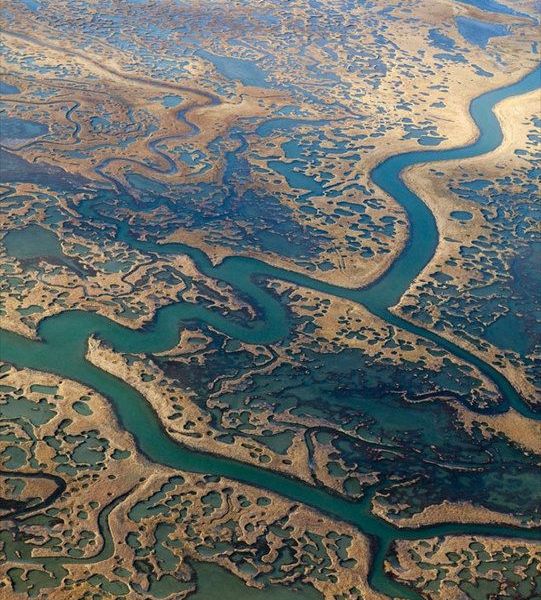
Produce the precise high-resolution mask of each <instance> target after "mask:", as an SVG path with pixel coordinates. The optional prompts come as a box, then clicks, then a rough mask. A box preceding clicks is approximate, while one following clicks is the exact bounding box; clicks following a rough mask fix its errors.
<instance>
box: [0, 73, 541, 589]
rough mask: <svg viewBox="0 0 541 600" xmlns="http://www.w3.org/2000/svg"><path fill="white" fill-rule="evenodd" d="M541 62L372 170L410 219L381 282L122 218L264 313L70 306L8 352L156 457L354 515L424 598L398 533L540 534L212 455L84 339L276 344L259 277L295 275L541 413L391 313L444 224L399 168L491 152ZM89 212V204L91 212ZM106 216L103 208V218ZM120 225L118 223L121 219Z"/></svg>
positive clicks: (132, 347)
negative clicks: (183, 334)
mask: <svg viewBox="0 0 541 600" xmlns="http://www.w3.org/2000/svg"><path fill="white" fill-rule="evenodd" d="M539 78H540V70H539V69H537V70H536V71H534V72H533V73H531V74H530V75H528V76H527V77H525V78H524V79H523V80H521V81H520V82H518V83H516V84H513V85H511V86H508V87H507V88H502V89H500V90H496V91H493V92H489V93H487V94H485V95H483V96H481V97H479V98H477V99H476V100H475V101H474V102H473V103H472V105H471V107H470V111H471V114H472V117H473V119H474V120H475V122H476V123H477V125H478V127H479V130H480V135H479V138H478V139H477V140H476V141H475V142H474V143H472V144H470V145H468V146H465V147H462V148H456V149H452V150H425V151H418V152H409V153H404V154H400V155H396V156H393V157H391V158H389V159H387V160H386V161H384V162H383V163H381V164H380V165H378V166H377V167H376V168H375V169H374V171H373V172H372V179H373V181H374V182H375V183H377V184H378V185H379V186H380V187H381V188H382V189H384V190H385V191H387V192H388V193H390V194H391V195H392V196H393V197H394V198H396V199H397V201H399V202H400V204H401V205H402V206H403V207H404V209H405V211H406V213H407V215H408V218H409V221H410V225H411V231H410V239H409V242H408V244H407V246H406V248H405V250H404V252H403V253H402V255H401V256H400V257H399V258H398V259H397V260H396V261H395V263H394V264H393V265H392V266H391V267H390V269H389V270H388V271H387V272H386V273H385V274H384V275H383V276H382V277H381V278H380V279H379V280H378V281H376V282H375V283H374V284H372V285H371V286H369V287H367V288H365V289H361V290H349V289H345V288H341V287H339V286H334V285H331V284H325V283H321V282H319V281H318V280H316V279H312V278H310V277H307V276H304V275H299V274H297V273H293V272H289V271H286V270H283V269H278V268H276V267H271V266H269V265H266V264H265V263H262V262H260V261H257V260H254V259H250V258H241V257H232V258H230V259H227V260H225V261H224V262H223V263H222V264H220V265H219V266H216V267H213V266H212V265H211V263H210V261H209V260H208V257H207V256H206V255H205V254H203V253H202V252H201V251H199V250H197V249H194V248H190V247H188V246H185V245H182V244H164V245H160V244H155V243H153V242H144V241H140V240H136V239H134V238H132V237H131V236H130V234H129V231H128V227H127V226H126V225H125V224H124V225H123V226H122V225H121V226H120V227H119V228H118V239H120V240H123V241H126V242H128V243H129V244H130V245H131V246H133V247H135V248H141V249H144V250H146V251H149V250H150V251H158V252H160V253H171V254H174V253H180V252H185V253H187V254H189V255H190V256H191V257H192V258H193V259H194V260H195V261H196V263H197V266H198V268H199V269H200V270H201V271H202V272H203V273H205V274H208V275H211V276H212V277H215V278H218V279H220V280H222V281H226V282H229V283H231V284H232V285H233V287H234V288H235V289H236V290H238V291H239V292H241V293H242V294H243V297H246V298H249V299H250V301H251V302H252V304H253V305H254V306H255V307H256V308H257V312H258V318H257V319H256V320H255V321H254V322H252V323H249V324H247V325H245V324H241V323H238V322H236V321H231V320H228V318H227V317H225V316H223V315H221V314H219V313H217V312H214V311H212V310H210V309H207V308H205V307H202V306H198V305H192V304H186V303H176V304H172V305H169V306H167V307H165V308H162V309H160V310H159V311H158V313H157V315H156V319H155V320H154V321H153V323H152V325H151V326H150V327H148V328H146V329H144V330H138V331H133V330H129V329H127V328H124V327H122V326H120V325H117V324H115V323H113V322H111V321H109V320H108V319H106V318H104V317H100V316H98V315H96V314H94V313H85V312H82V311H68V312H64V313H61V314H59V315H56V316H54V317H50V318H48V319H45V320H44V321H43V322H42V323H41V325H40V327H39V330H38V334H39V336H40V339H39V341H35V340H29V339H26V338H23V337H21V336H18V335H16V334H13V333H11V332H7V331H1V332H0V346H1V353H0V354H1V358H2V359H3V360H6V361H7V362H10V363H14V364H16V365H19V366H24V367H30V368H35V369H38V370H44V371H51V372H55V373H58V374H60V375H62V376H63V377H66V378H70V379H75V380H78V381H81V382H83V383H85V384H87V385H89V386H91V387H93V388H94V389H96V390H97V391H98V392H99V393H101V394H103V395H105V396H106V397H107V398H109V399H110V401H111V403H112V405H113V407H114V409H115V411H116V413H117V415H118V417H119V419H120V421H121V423H122V425H123V427H125V428H126V429H127V430H128V431H130V432H132V433H133V435H134V437H135V439H136V441H137V445H138V447H139V449H140V450H141V451H142V452H143V453H144V454H146V455H147V456H148V457H149V458H150V459H151V460H153V461H156V462H158V463H162V464H165V465H169V466H171V467H173V468H178V469H182V470H188V471H195V472H202V473H211V474H216V475H221V476H224V477H230V478H232V479H234V480H238V481H242V482H245V483H249V484H252V485H255V486H257V487H264V488H266V489H269V490H272V491H275V492H277V493H279V494H281V495H283V496H285V497H287V498H290V499H292V500H294V501H297V502H302V503H305V504H307V505H309V506H312V507H315V508H317V509H319V510H321V511H322V512H324V513H326V514H329V515H332V516H334V517H337V518H339V519H343V520H346V521H348V522H350V523H352V524H354V525H355V526H357V527H358V528H359V530H360V531H363V532H364V533H366V534H368V535H370V536H372V538H373V541H374V547H375V549H376V552H375V556H374V558H373V564H372V570H371V576H370V581H371V584H372V585H373V586H374V587H375V588H376V589H378V590H380V591H382V592H384V593H387V594H389V595H395V596H397V597H404V598H412V599H416V598H419V595H418V594H416V593H415V592H414V591H412V590H410V589H408V588H406V587H405V586H402V585H400V584H398V583H396V582H394V581H392V580H390V579H389V578H387V577H386V576H385V574H384V571H383V560H384V557H385V554H386V552H387V550H388V548H389V545H390V544H391V542H392V540H394V539H417V538H422V537H429V536H442V535H447V534H451V533H482V534H487V535H501V536H517V535H519V536H520V537H524V538H528V539H539V538H540V532H539V531H535V530H524V529H520V530H519V529H516V528H511V527H497V526H491V525H461V524H456V525H455V524H442V525H438V526H433V527H421V528H419V529H408V528H397V527H394V526H392V525H390V524H388V523H386V522H384V521H382V520H380V519H378V518H376V517H375V516H374V515H373V514H372V513H371V511H370V500H371V496H370V494H367V495H366V496H365V498H364V499H363V500H362V501H360V502H353V501H349V500H346V499H344V498H341V497H338V496H335V495H333V494H331V493H329V492H327V491H326V490H323V489H320V488H315V487H312V486H310V485H307V484H304V483H302V482H300V481H298V480H295V479H292V478H288V477H285V476H283V475H279V474H277V473H274V472H269V471H264V472H263V471H262V470H261V469H259V468H257V467H254V466H252V465H248V464H245V463H239V462H235V461H232V460H229V459H227V458H224V457H221V456H212V455H207V454H204V453H202V452H196V451H192V450H189V449H187V448H185V447H183V446H181V445H180V444H178V443H176V442H174V441H173V440H172V439H170V438H169V437H168V436H167V435H166V434H165V433H164V431H163V430H162V428H161V424H160V422H159V421H158V419H157V418H156V416H155V414H154V413H153V411H152V409H151V408H150V406H149V405H148V404H147V402H146V401H145V399H144V398H143V397H142V396H140V395H139V394H138V393H137V392H136V391H135V390H134V389H132V388H131V387H129V386H128V385H127V384H126V383H124V382H123V381H121V380H119V379H117V378H115V377H112V376H111V375H109V374H107V373H104V372H103V371H101V370H99V369H97V368H96V367H94V366H92V365H91V364H90V363H88V362H87V361H86V360H85V359H84V354H85V350H86V341H87V338H88V337H89V335H91V334H95V335H98V336H99V337H100V338H102V339H104V340H106V341H107V342H108V343H110V344H111V345H112V346H113V347H114V348H115V349H117V350H118V351H121V352H145V353H155V352H159V351H161V350H165V349H168V348H170V347H172V346H173V345H175V344H176V342H177V341H178V335H179V328H181V327H182V326H183V323H185V322H186V321H188V320H190V321H191V320H198V321H201V322H204V323H207V324H209V325H211V326H212V327H214V328H215V329H217V330H218V331H222V332H224V333H225V334H227V335H228V336H231V337H233V338H236V339H239V340H243V341H247V342H250V343H261V344H263V343H270V342H272V341H275V340H278V339H280V338H282V337H284V336H285V335H286V334H287V332H288V329H289V328H288V319H287V315H286V313H285V310H284V308H283V307H282V306H281V305H280V303H279V302H277V301H276V300H275V299H274V298H273V297H272V296H271V295H270V294H268V293H267V291H266V290H265V289H264V288H263V287H261V286H260V285H258V284H257V283H256V281H255V277H256V276H263V277H265V278H277V279H282V280H286V281H292V282H294V283H298V284H300V285H304V286H307V287H310V288H312V289H316V290H319V291H322V292H325V293H329V294H332V295H335V296H338V297H343V298H348V299H350V300H352V301H355V302H359V303H362V304H364V305H365V306H367V308H368V309H369V310H370V311H371V312H373V313H374V314H376V315H378V316H381V317H382V318H384V319H385V320H386V321H388V322H390V323H392V324H394V325H397V326H398V327H402V328H403V329H406V330H408V331H411V332H413V333H415V334H417V335H419V336H421V337H424V338H426V339H430V340H432V341H434V342H436V343H437V344H438V345H439V346H441V347H442V348H444V349H446V350H448V351H449V352H451V353H452V354H454V355H456V356H458V357H460V358H462V359H464V360H466V361H467V362H469V363H470V364H472V365H475V366H476V367H478V368H479V369H480V370H481V371H482V372H483V373H484V374H485V375H487V376H488V377H489V378H490V379H492V381H493V382H494V383H495V384H496V385H497V386H498V388H499V390H500V393H501V395H502V402H501V403H500V405H499V406H498V407H497V409H492V412H497V411H504V410H506V409H507V408H508V407H509V406H513V407H515V408H516V409H517V410H519V411H520V412H521V413H522V414H524V415H526V416H528V417H531V418H539V417H538V415H537V414H536V413H535V412H534V411H532V410H531V409H530V408H528V406H527V405H525V403H524V402H523V401H522V399H521V398H520V396H519V394H518V393H517V392H516V391H515V390H514V388H513V387H512V386H511V385H510V384H509V382H508V381H507V380H506V379H505V378H504V377H503V376H502V375H500V374H499V373H498V372H497V371H496V370H495V369H494V368H492V367H491V366H490V365H488V364H486V363H484V362H483V361H482V360H480V359H478V358H476V357H475V356H473V355H471V354H470V353H469V352H467V351H466V350H463V349H461V348H460V347H458V346H456V345H454V344H452V343H450V342H448V341H446V340H444V339H442V338H440V337H439V336H438V335H437V334H436V333H434V332H432V331H427V330H424V329H423V328H421V327H417V326H414V325H411V324H410V323H408V322H407V321H404V320H402V319H400V318H399V317H396V316H394V315H393V314H392V313H390V312H389V310H388V309H389V308H390V307H392V306H393V305H394V304H396V302H397V301H398V300H399V298H400V297H401V295H402V294H403V293H404V291H405V290H406V289H407V288H408V286H409V284H410V283H411V281H412V280H413V279H414V278H415V277H416V276H417V275H418V273H419V272H420V271H421V270H422V268H423V267H424V266H425V265H426V264H427V263H428V261H429V260H430V259H431V257H432V255H433V253H434V250H435V248H436V245H437V241H438V237H437V229H436V225H435V221H434V217H433V215H432V213H431V212H430V211H429V209H428V208H427V206H426V205H425V204H424V203H423V202H422V201H421V200H420V199H419V197H417V196H416V195H415V194H414V193H413V192H411V191H410V190H409V189H408V188H407V186H406V185H405V184H404V183H403V181H402V178H401V172H402V171H403V170H404V169H405V168H407V167H409V166H412V165H414V164H419V163H425V162H438V161H442V160H450V159H455V158H462V159H464V158H468V157H472V156H477V155H479V154H483V153H485V152H489V151H490V150H492V149H493V148H495V147H497V146H498V145H499V144H500V143H501V139H502V134H501V130H500V127H499V124H498V122H497V119H496V118H495V116H494V114H493V112H492V107H493V106H494V105H495V104H496V103H497V102H499V101H500V100H502V99H504V98H506V97H508V96H511V95H515V94H521V93H525V92H527V91H530V90H533V89H535V88H537V87H539ZM82 211H83V216H87V217H89V218H97V216H96V215H95V214H94V213H93V208H92V205H91V202H87V203H86V204H83V205H82ZM85 211H86V213H85ZM99 218H101V217H99ZM115 224H116V225H118V224H117V223H116V222H115Z"/></svg>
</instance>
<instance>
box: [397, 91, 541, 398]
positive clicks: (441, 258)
mask: <svg viewBox="0 0 541 600" xmlns="http://www.w3.org/2000/svg"><path fill="white" fill-rule="evenodd" d="M539 101H540V98H539V91H538V90H536V91H534V92H531V93H528V94H524V95H521V96H515V97H512V98H508V99H506V100H505V101H503V102H501V103H499V104H498V105H497V106H496V108H495V114H496V115H497V117H498V119H499V121H500V124H501V127H502V131H503V135H504V138H503V141H502V144H501V145H500V146H499V147H498V148H496V149H495V150H493V151H492V152H490V153H488V154H486V155H482V156H478V157H474V158H471V159H468V160H467V161H458V160H456V161H447V162H444V163H438V170H440V171H444V172H445V173H446V177H443V178H438V177H435V176H434V174H433V173H431V171H432V169H431V165H430V164H428V165H421V166H416V167H413V168H410V169H408V170H407V171H406V172H405V173H404V180H405V182H406V183H407V185H408V186H409V187H410V188H411V189H412V190H413V191H414V192H415V193H417V194H418V195H419V197H420V198H421V199H422V200H423V201H424V202H425V203H426V204H427V205H428V207H429V208H430V210H431V211H432V212H433V214H434V216H435V218H436V223H437V227H438V231H439V234H440V241H439V244H438V247H437V249H436V252H435V254H434V257H433V258H432V260H431V261H430V262H429V264H428V265H427V266H426V267H425V269H424V270H423V271H422V272H421V273H420V275H419V276H418V277H417V279H416V280H415V281H414V282H412V284H411V285H410V288H409V289H408V291H407V292H406V293H405V294H404V296H403V297H402V298H401V300H400V302H399V303H398V304H397V306H396V307H394V309H392V310H393V311H394V312H396V313H397V314H400V316H401V317H403V318H405V319H408V320H411V317H409V316H408V315H407V314H406V313H403V312H402V311H401V309H402V307H403V306H404V305H406V304H408V303H411V302H412V301H413V300H414V298H415V296H416V294H417V293H418V292H419V288H420V287H421V286H422V285H423V283H425V282H428V281H430V280H431V275H432V273H433V272H434V271H438V270H439V271H443V272H444V273H446V274H450V275H451V276H452V278H453V282H454V283H455V284H456V285H458V287H459V289H460V290H461V292H462V293H465V292H466V291H467V289H468V285H471V283H472V282H474V278H475V273H472V271H471V270H470V271H462V270H461V269H460V265H459V266H458V267H455V268H452V267H449V266H448V265H446V261H447V260H448V259H449V258H456V257H457V256H458V251H459V247H460V246H461V245H464V246H468V245H471V244H472V242H473V241H474V240H475V239H476V238H477V237H479V236H480V235H485V236H487V235H489V232H490V230H489V229H488V227H487V221H486V219H485V217H484V216H483V215H482V213H481V207H480V206H479V205H478V204H475V203H474V202H471V201H467V200H463V199H461V198H459V197H458V196H457V195H456V194H453V193H451V192H450V190H449V183H450V181H451V180H453V178H454V177H458V176H459V175H461V176H463V175H464V174H466V173H468V172H469V173H471V174H472V177H482V178H487V179H491V178H492V177H493V176H494V177H495V176H497V175H498V174H500V175H501V172H499V169H498V167H501V166H502V165H505V166H506V168H507V169H508V170H510V169H511V166H510V165H513V164H520V163H521V158H520V157H519V156H517V155H515V153H514V150H515V149H516V148H519V147H521V145H522V144H524V140H525V139H526V136H527V135H528V130H529V123H528V120H527V119H526V117H527V116H528V115H532V114H533V115H535V114H536V113H537V111H538V106H539ZM455 210H466V211H468V212H470V213H471V214H472V216H473V217H472V219H471V221H468V225H467V227H464V226H462V225H461V224H460V222H458V221H456V220H454V219H452V218H451V217H450V213H451V211H455ZM504 260H505V258H504ZM479 281H481V279H480V278H479ZM485 284H486V283H485ZM438 316H439V313H438V309H437V307H436V306H433V307H432V317H433V319H434V320H437V318H438ZM440 335H442V336H443V337H446V338H448V339H449V340H451V341H453V342H454V343H456V344H458V345H460V346H462V347H464V348H466V349H467V350H468V351H469V352H471V353H472V354H475V355H476V356H478V357H479V358H481V359H482V360H485V361H487V362H489V363H490V364H491V365H492V366H493V367H494V368H496V369H497V370H499V371H500V372H501V373H502V374H504V375H505V377H506V378H507V379H508V380H509V381H510V383H511V384H512V385H513V386H514V387H515V389H516V390H517V391H518V392H519V393H520V394H521V395H522V396H523V397H524V398H526V399H527V400H528V401H529V402H532V403H533V404H535V403H536V402H538V401H539V400H538V398H539V389H537V388H536V386H535V384H534V383H533V382H532V380H531V378H529V377H527V375H526V373H525V372H524V370H522V369H521V368H519V367H518V366H517V365H516V364H511V362H510V361H509V359H508V358H507V357H506V356H505V355H504V353H503V352H502V350H501V349H499V348H497V347H495V346H494V345H492V344H491V343H489V342H487V341H485V340H482V348H480V347H478V345H476V344H474V343H472V342H470V341H469V340H467V339H464V338H463V337H461V336H459V335H455V333H454V332H453V331H452V330H451V329H450V328H447V327H444V329H443V330H442V331H441V332H440Z"/></svg>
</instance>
